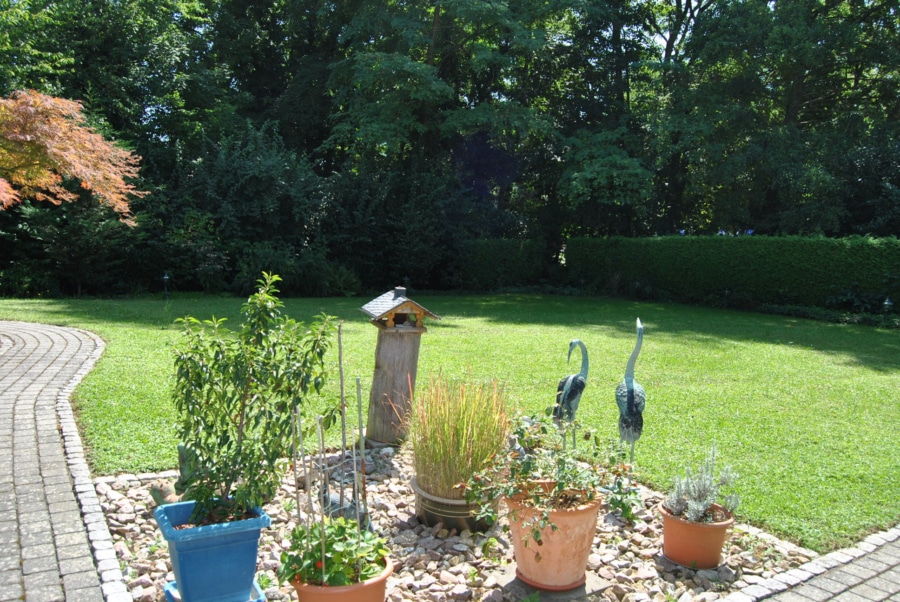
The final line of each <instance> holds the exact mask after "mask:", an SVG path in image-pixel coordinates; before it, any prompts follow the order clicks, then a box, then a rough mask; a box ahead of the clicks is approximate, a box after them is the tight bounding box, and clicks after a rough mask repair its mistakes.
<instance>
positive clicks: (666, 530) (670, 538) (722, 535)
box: [659, 504, 734, 569]
mask: <svg viewBox="0 0 900 602" xmlns="http://www.w3.org/2000/svg"><path fill="white" fill-rule="evenodd" d="M712 507H713V509H714V510H715V511H716V512H720V513H721V515H724V516H726V517H727V518H726V519H725V520H722V521H718V522H711V523H696V522H693V521H689V520H686V519H683V518H681V517H680V516H675V515H674V514H672V513H671V512H669V510H668V508H666V507H665V505H664V504H660V505H659V513H660V514H661V515H662V517H663V556H665V557H666V558H668V559H669V560H671V561H672V562H674V563H676V564H680V565H682V566H685V567H688V568H692V569H712V568H715V567H717V566H719V565H720V564H722V547H723V546H724V545H725V540H726V539H727V538H728V529H729V528H731V526H732V525H733V524H734V515H732V514H731V513H730V512H728V511H727V510H725V508H723V507H722V506H720V505H719V504H713V506H712Z"/></svg>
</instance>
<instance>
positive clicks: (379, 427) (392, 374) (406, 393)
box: [366, 327, 425, 445]
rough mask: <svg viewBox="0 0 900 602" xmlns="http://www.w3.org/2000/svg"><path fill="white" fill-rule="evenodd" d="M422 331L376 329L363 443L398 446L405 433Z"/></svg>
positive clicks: (421, 329)
mask: <svg viewBox="0 0 900 602" xmlns="http://www.w3.org/2000/svg"><path fill="white" fill-rule="evenodd" d="M423 332H425V329H424V328H409V327H407V328H390V327H388V328H383V327H380V328H379V329H378V344H377V346H376V348H375V374H374V376H373V377H372V390H371V393H370V395H369V420H368V423H367V427H366V439H367V440H370V441H376V442H379V443H384V444H388V445H399V444H400V443H401V442H402V441H403V439H404V438H405V437H406V435H407V433H408V424H407V417H408V416H409V411H410V409H411V408H412V399H413V395H414V394H415V387H416V369H417V367H418V364H419V343H420V342H421V339H422V333H423Z"/></svg>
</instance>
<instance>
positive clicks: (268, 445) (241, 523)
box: [154, 273, 333, 602]
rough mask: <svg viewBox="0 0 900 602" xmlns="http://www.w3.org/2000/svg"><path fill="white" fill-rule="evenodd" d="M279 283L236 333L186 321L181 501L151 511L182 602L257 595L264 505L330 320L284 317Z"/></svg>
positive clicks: (181, 356) (179, 366) (246, 309)
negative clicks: (166, 547) (304, 321)
mask: <svg viewBox="0 0 900 602" xmlns="http://www.w3.org/2000/svg"><path fill="white" fill-rule="evenodd" d="M279 280H280V278H279V277H278V276H277V275H274V274H271V275H270V274H266V273H263V278H262V280H260V281H259V288H258V290H257V292H256V293H254V294H253V295H251V296H250V298H249V299H248V300H247V302H246V303H245V304H244V305H243V307H242V314H243V324H242V325H241V329H240V330H239V331H237V332H231V331H229V330H228V329H226V328H225V327H224V326H223V322H224V320H221V319H219V320H217V319H215V318H213V319H212V320H206V321H203V322H200V321H199V320H197V319H196V318H193V317H186V318H183V319H181V320H179V321H180V323H181V324H182V325H183V326H184V332H183V341H182V343H181V345H179V346H178V348H177V349H176V357H175V386H174V390H173V398H174V402H175V407H176V410H177V412H178V415H179V422H178V436H179V438H180V440H181V444H180V447H179V456H180V463H181V478H180V479H179V481H178V482H177V483H176V489H177V490H178V491H179V492H180V493H183V494H184V500H186V501H183V502H178V503H175V504H166V505H163V506H160V507H158V508H157V509H156V511H155V512H154V516H155V518H156V520H157V523H158V524H159V527H160V530H161V531H162V533H163V536H164V537H165V539H166V540H167V541H168V543H169V552H170V556H171V560H172V569H173V572H174V574H175V582H174V584H170V585H169V586H168V587H169V591H170V592H171V590H172V589H173V588H177V590H178V592H179V594H180V597H181V600H183V601H184V602H197V601H202V602H213V601H215V602H247V600H248V599H252V598H251V593H252V590H253V588H254V582H253V576H254V574H255V572H256V556H257V548H258V544H259V535H260V531H261V529H263V528H265V527H267V526H268V525H269V524H270V519H269V517H268V516H267V515H266V514H265V512H264V511H263V510H262V505H263V504H264V503H266V502H267V501H268V500H269V499H271V498H272V497H274V495H275V493H276V491H277V488H278V486H279V484H280V482H281V477H282V475H283V472H284V462H283V459H284V458H288V457H290V453H291V441H292V438H291V434H292V424H293V423H292V410H294V409H297V408H299V407H300V406H302V405H303V404H304V402H305V401H306V399H307V396H308V395H310V394H311V393H312V392H313V391H316V392H318V391H319V390H320V389H321V387H322V385H323V383H324V380H325V366H324V356H325V352H326V351H327V349H328V347H329V344H330V336H331V333H332V331H333V319H332V318H330V317H328V316H325V315H322V316H320V317H319V318H318V319H317V320H316V321H315V322H313V323H312V325H311V326H309V327H306V326H304V325H303V324H302V323H301V322H297V321H294V320H292V319H289V318H287V317H286V316H284V315H283V314H282V307H283V304H282V303H281V301H280V300H279V299H278V298H277V296H276V295H277V293H278V289H276V288H275V284H276V283H277V282H278V281H279Z"/></svg>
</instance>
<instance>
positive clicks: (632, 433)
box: [616, 318, 647, 463]
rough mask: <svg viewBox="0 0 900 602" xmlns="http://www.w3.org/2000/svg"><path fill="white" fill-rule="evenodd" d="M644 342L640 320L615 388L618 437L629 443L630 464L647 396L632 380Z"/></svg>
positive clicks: (641, 426)
mask: <svg viewBox="0 0 900 602" xmlns="http://www.w3.org/2000/svg"><path fill="white" fill-rule="evenodd" d="M643 340H644V325H643V324H641V319H640V318H638V320H637V343H636V344H635V345H634V351H632V352H631V357H630V358H628V365H627V366H626V367H625V379H624V380H623V381H622V382H621V383H619V385H618V386H617V387H616V404H618V406H619V436H620V437H621V438H622V441H625V442H626V443H631V462H632V463H634V442H635V441H637V440H638V439H640V438H641V431H642V430H643V429H644V416H643V412H644V403H645V402H646V400H647V395H646V394H645V393H644V387H642V386H641V385H639V384H638V383H636V382H635V380H634V364H635V362H637V357H638V354H639V353H640V352H641V342H642V341H643Z"/></svg>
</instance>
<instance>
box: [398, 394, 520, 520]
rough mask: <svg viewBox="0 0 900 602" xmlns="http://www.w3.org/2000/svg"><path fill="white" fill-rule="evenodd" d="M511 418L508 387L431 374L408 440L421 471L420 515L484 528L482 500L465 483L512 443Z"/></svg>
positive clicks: (415, 484)
mask: <svg viewBox="0 0 900 602" xmlns="http://www.w3.org/2000/svg"><path fill="white" fill-rule="evenodd" d="M508 431H509V418H508V416H507V403H506V395H505V393H504V389H503V386H502V385H501V384H500V383H499V382H498V381H497V380H496V379H494V380H490V381H487V382H475V381H473V380H472V379H471V377H470V378H469V379H467V380H459V381H451V380H448V379H445V378H444V377H442V376H432V377H431V378H430V379H429V382H428V385H427V386H426V387H421V388H420V390H419V393H418V395H417V396H416V401H415V403H414V404H413V410H412V413H411V415H410V429H409V437H408V443H409V445H410V447H411V448H412V452H413V464H414V468H415V473H416V476H415V477H413V480H412V483H411V485H412V488H413V490H414V491H415V493H416V514H417V515H418V516H419V519H420V520H422V522H424V523H425V524H426V525H428V526H434V525H435V524H437V523H443V525H444V527H445V528H447V529H456V530H457V531H462V530H464V529H468V530H470V531H484V530H486V529H487V528H488V526H489V525H488V524H487V523H486V522H485V521H484V520H478V519H477V518H476V517H477V515H478V514H479V513H480V512H481V509H480V508H479V504H478V502H477V500H471V501H470V500H467V499H466V495H465V491H464V489H463V487H462V486H461V485H462V484H464V483H466V482H467V481H468V480H469V479H470V478H471V477H472V476H473V475H474V474H476V473H478V472H480V471H482V470H484V469H485V468H487V466H488V465H489V463H490V462H491V461H492V459H493V458H495V457H496V456H497V455H498V454H500V453H502V452H503V451H504V450H505V449H506V447H507V445H508V443H507V439H508Z"/></svg>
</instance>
